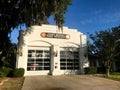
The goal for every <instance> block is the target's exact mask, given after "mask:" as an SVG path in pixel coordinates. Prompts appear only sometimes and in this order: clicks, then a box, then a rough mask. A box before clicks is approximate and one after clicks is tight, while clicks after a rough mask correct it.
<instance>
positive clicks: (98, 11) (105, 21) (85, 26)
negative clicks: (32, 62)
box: [11, 0, 120, 43]
mask: <svg viewBox="0 0 120 90" xmlns="http://www.w3.org/2000/svg"><path fill="white" fill-rule="evenodd" d="M64 16H65V23H64V26H66V27H69V28H73V29H77V30H78V31H80V32H82V33H84V34H85V35H87V37H88V38H89V36H88V32H89V33H91V34H94V33H95V32H96V31H100V30H106V29H111V28H112V27H115V26H118V25H120V0H72V5H70V6H69V7H68V11H67V12H66V14H65V15H64ZM49 22H50V24H51V25H55V23H54V21H53V17H52V16H51V17H50V18H49ZM19 29H20V28H17V29H15V30H14V31H13V32H12V33H11V40H12V42H13V43H17V42H18V41H17V37H18V32H19ZM22 29H26V28H25V27H22Z"/></svg>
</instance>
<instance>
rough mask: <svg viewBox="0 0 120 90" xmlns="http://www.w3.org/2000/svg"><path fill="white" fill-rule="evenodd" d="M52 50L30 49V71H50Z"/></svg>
mask: <svg viewBox="0 0 120 90" xmlns="http://www.w3.org/2000/svg"><path fill="white" fill-rule="evenodd" d="M50 64H51V63H50V49H49V48H42V47H41V48H39V49H38V48H30V49H28V61H27V70H28V71H37V70H39V71H42V70H50V66H51V65H50Z"/></svg>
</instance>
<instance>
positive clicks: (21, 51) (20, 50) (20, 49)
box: [18, 47, 23, 56]
mask: <svg viewBox="0 0 120 90" xmlns="http://www.w3.org/2000/svg"><path fill="white" fill-rule="evenodd" d="M22 53H23V49H22V47H21V48H19V50H18V54H19V55H20V56H22Z"/></svg>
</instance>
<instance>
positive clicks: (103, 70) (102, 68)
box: [97, 67, 106, 74]
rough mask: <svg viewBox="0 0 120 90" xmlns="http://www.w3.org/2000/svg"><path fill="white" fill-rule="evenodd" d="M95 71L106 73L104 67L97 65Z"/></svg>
mask: <svg viewBox="0 0 120 90" xmlns="http://www.w3.org/2000/svg"><path fill="white" fill-rule="evenodd" d="M97 73H101V74H104V73H106V68H105V67H98V68H97Z"/></svg>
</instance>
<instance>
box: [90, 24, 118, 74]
mask: <svg viewBox="0 0 120 90" xmlns="http://www.w3.org/2000/svg"><path fill="white" fill-rule="evenodd" d="M90 38H91V39H92V40H93V44H92V52H93V53H92V54H93V55H97V57H98V59H99V60H100V61H102V63H103V64H104V66H105V67H106V70H107V76H109V70H110V68H111V65H112V63H113V61H115V60H119V57H120V52H119V51H120V26H118V27H114V28H112V29H108V30H103V31H99V32H96V33H95V35H93V34H91V35H90Z"/></svg>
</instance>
